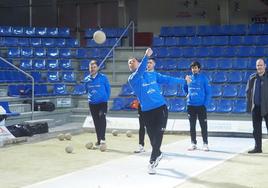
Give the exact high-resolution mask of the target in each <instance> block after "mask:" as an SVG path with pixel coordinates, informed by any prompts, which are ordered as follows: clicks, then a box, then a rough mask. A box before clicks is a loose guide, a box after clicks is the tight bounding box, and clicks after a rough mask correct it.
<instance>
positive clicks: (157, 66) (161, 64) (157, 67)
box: [154, 59, 165, 70]
mask: <svg viewBox="0 0 268 188" xmlns="http://www.w3.org/2000/svg"><path fill="white" fill-rule="evenodd" d="M164 66H165V61H164V60H163V59H157V60H156V63H155V67H154V68H155V70H163V68H164Z"/></svg>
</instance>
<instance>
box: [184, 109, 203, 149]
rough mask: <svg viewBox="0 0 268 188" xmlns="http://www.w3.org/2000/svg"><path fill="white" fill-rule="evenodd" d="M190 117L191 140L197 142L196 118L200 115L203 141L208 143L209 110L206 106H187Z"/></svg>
mask: <svg viewBox="0 0 268 188" xmlns="http://www.w3.org/2000/svg"><path fill="white" fill-rule="evenodd" d="M187 112H188V118H189V122H190V134H191V142H192V143H193V144H196V143H197V141H196V120H197V117H198V120H199V124H200V127H201V133H202V138H203V143H204V144H207V143H208V125H207V110H206V107H205V106H203V105H202V106H187Z"/></svg>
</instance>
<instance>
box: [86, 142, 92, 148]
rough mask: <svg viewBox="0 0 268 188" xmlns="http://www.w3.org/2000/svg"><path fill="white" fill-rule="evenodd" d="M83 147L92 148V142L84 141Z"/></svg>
mask: <svg viewBox="0 0 268 188" xmlns="http://www.w3.org/2000/svg"><path fill="white" fill-rule="evenodd" d="M85 147H86V148H87V149H93V143H92V142H88V143H86V145H85Z"/></svg>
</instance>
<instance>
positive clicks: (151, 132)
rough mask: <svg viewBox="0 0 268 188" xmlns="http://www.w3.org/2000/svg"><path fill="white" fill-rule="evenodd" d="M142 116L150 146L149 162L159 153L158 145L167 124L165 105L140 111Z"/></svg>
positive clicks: (159, 145)
mask: <svg viewBox="0 0 268 188" xmlns="http://www.w3.org/2000/svg"><path fill="white" fill-rule="evenodd" d="M142 117H143V120H144V122H145V126H146V130H147V134H148V136H149V139H150V143H151V146H152V153H151V158H150V163H152V162H154V161H155V160H156V158H157V157H158V156H159V155H160V154H161V151H160V147H161V144H162V139H163V134H164V131H165V129H166V126H167V118H168V110H167V106H166V105H163V106H160V107H158V108H155V109H153V110H149V111H145V112H142Z"/></svg>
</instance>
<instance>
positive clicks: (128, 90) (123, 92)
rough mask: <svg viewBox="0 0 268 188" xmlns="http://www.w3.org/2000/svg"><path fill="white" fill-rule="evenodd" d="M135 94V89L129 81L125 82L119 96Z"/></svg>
mask: <svg viewBox="0 0 268 188" xmlns="http://www.w3.org/2000/svg"><path fill="white" fill-rule="evenodd" d="M131 95H134V91H133V90H132V88H131V87H130V85H129V84H128V83H126V84H123V85H122V88H121V91H120V93H119V96H131Z"/></svg>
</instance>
